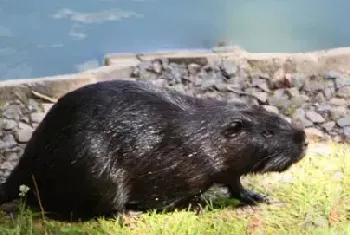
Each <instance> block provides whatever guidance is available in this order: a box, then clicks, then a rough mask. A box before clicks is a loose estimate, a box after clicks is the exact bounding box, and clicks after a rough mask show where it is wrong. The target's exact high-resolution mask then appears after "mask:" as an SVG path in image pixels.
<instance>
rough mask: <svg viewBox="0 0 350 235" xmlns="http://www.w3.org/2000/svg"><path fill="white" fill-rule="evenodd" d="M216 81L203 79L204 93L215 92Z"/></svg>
mask: <svg viewBox="0 0 350 235" xmlns="http://www.w3.org/2000/svg"><path fill="white" fill-rule="evenodd" d="M216 82H217V80H216V79H202V84H201V89H202V91H215V90H216V89H215V83H216Z"/></svg>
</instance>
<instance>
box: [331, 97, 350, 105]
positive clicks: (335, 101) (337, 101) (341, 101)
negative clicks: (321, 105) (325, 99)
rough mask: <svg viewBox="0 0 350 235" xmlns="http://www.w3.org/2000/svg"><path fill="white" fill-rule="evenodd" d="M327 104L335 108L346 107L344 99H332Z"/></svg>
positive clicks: (346, 103)
mask: <svg viewBox="0 0 350 235" xmlns="http://www.w3.org/2000/svg"><path fill="white" fill-rule="evenodd" d="M329 103H330V104H332V105H336V106H347V105H348V102H347V101H346V100H345V99H337V98H332V99H330V100H329Z"/></svg>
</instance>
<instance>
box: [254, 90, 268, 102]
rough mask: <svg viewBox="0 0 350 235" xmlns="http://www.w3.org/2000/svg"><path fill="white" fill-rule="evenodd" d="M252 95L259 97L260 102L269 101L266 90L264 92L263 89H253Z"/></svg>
mask: <svg viewBox="0 0 350 235" xmlns="http://www.w3.org/2000/svg"><path fill="white" fill-rule="evenodd" d="M252 95H253V96H254V97H255V98H256V99H258V100H259V101H260V102H262V103H264V104H265V103H266V101H267V93H266V92H263V91H253V92H252Z"/></svg>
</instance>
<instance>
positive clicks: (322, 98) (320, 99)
mask: <svg viewBox="0 0 350 235" xmlns="http://www.w3.org/2000/svg"><path fill="white" fill-rule="evenodd" d="M316 101H317V103H319V104H322V103H325V102H326V97H325V96H324V95H323V93H322V92H318V93H317V96H316Z"/></svg>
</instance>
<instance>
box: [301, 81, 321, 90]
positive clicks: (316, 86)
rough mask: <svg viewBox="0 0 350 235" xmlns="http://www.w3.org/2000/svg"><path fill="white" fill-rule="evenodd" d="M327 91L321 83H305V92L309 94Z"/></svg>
mask: <svg viewBox="0 0 350 235" xmlns="http://www.w3.org/2000/svg"><path fill="white" fill-rule="evenodd" d="M324 89H325V85H324V84H322V83H321V82H320V81H317V80H306V81H305V86H304V90H305V91H307V92H312V93H316V92H319V91H321V92H324Z"/></svg>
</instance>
